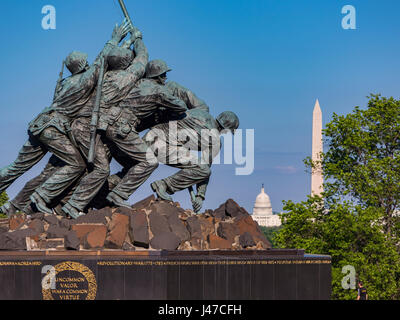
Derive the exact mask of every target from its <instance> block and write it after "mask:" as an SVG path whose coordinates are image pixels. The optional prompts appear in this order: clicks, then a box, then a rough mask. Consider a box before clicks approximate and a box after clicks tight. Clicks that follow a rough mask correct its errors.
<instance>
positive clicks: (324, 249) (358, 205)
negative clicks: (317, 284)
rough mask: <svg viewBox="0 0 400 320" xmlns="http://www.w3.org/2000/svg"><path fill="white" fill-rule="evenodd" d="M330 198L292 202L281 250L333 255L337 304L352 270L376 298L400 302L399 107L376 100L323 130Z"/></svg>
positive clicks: (350, 296) (310, 165) (310, 164)
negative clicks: (347, 270)
mask: <svg viewBox="0 0 400 320" xmlns="http://www.w3.org/2000/svg"><path fill="white" fill-rule="evenodd" d="M324 137H325V146H326V152H325V153H323V154H322V155H321V161H320V162H319V163H313V162H312V160H311V159H310V158H308V159H306V160H305V163H306V165H307V167H308V168H310V169H312V168H315V167H317V166H322V168H323V171H324V177H325V184H324V189H325V192H324V194H323V197H324V199H323V200H322V198H319V197H309V198H308V199H307V201H304V202H301V203H297V204H295V203H293V202H291V201H287V202H285V203H284V204H285V207H284V210H285V211H286V212H285V213H284V214H283V215H282V218H283V226H282V229H281V231H280V232H279V234H278V235H277V237H276V241H277V244H278V245H279V246H281V247H285V248H289V247H292V248H293V247H296V248H304V249H305V250H307V251H308V252H310V253H319V254H329V255H331V256H332V277H333V298H336V299H353V298H355V291H349V290H344V289H343V288H342V286H341V281H342V278H343V276H344V274H342V272H341V271H342V267H343V266H345V265H352V266H354V267H355V269H356V271H357V276H358V278H359V279H361V280H362V281H363V282H364V283H365V284H366V286H367V289H368V293H369V296H370V298H371V299H400V233H399V230H400V220H399V219H400V215H399V214H398V213H399V211H400V210H399V209H400V208H399V206H400V183H399V182H400V101H398V100H395V99H394V98H383V97H381V96H380V95H372V96H371V97H370V100H369V102H368V107H367V108H366V109H365V110H361V109H360V108H359V107H356V108H355V109H354V111H353V112H352V113H351V114H348V115H345V116H338V115H336V114H334V115H333V119H332V121H331V122H330V123H329V124H327V126H326V129H325V130H324Z"/></svg>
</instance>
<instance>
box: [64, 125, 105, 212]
mask: <svg viewBox="0 0 400 320" xmlns="http://www.w3.org/2000/svg"><path fill="white" fill-rule="evenodd" d="M89 124H90V119H77V120H76V121H74V123H73V125H72V130H73V134H74V136H75V139H76V140H77V143H78V144H79V148H80V150H81V152H82V153H83V154H84V156H85V157H86V158H87V157H88V154H89V149H90V130H89ZM95 155H96V156H95V159H94V163H93V167H92V168H91V171H90V172H89V174H87V175H85V176H84V177H83V178H82V180H81V181H80V183H79V186H78V187H77V188H76V190H75V191H74V193H73V195H72V197H71V199H70V200H69V201H68V202H67V203H66V205H65V207H64V208H63V210H64V211H65V212H66V213H68V214H69V213H71V212H72V211H76V210H77V211H79V212H83V211H84V209H85V208H86V207H87V206H88V205H89V203H90V202H91V201H92V200H93V198H94V197H95V196H96V194H97V193H98V192H99V191H100V189H101V188H102V187H103V185H104V184H105V182H106V181H107V178H108V176H109V175H110V159H109V154H108V152H107V150H106V148H105V146H104V144H103V142H102V141H101V140H99V141H98V142H97V144H96V149H95ZM74 209H75V210H74ZM75 214H76V212H75Z"/></svg>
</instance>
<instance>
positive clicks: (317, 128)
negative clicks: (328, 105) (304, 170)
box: [311, 99, 324, 196]
mask: <svg viewBox="0 0 400 320" xmlns="http://www.w3.org/2000/svg"><path fill="white" fill-rule="evenodd" d="M322 151H323V142H322V111H321V108H320V106H319V101H318V99H317V101H316V102H315V107H314V111H313V133H312V161H313V163H315V164H317V166H316V167H315V168H313V169H312V173H311V195H318V196H320V195H321V193H322V192H323V191H324V187H323V183H324V178H323V172H322V168H321V166H320V163H319V162H320V160H321V153H322Z"/></svg>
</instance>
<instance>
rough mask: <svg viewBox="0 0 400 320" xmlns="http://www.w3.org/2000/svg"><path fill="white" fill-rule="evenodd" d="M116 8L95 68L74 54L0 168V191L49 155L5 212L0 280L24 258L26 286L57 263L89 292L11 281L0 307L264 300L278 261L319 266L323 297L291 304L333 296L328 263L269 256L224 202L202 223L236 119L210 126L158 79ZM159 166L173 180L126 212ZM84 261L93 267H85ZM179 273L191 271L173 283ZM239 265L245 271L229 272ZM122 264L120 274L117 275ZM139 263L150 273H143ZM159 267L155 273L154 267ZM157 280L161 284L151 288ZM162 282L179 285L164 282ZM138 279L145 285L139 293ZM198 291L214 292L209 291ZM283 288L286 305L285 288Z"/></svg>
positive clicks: (287, 254) (206, 113) (295, 253)
mask: <svg viewBox="0 0 400 320" xmlns="http://www.w3.org/2000/svg"><path fill="white" fill-rule="evenodd" d="M119 4H120V6H121V9H122V11H123V13H124V15H125V20H124V21H123V22H122V23H121V25H117V26H116V27H115V28H114V30H113V32H112V37H111V39H110V40H109V41H108V42H107V43H106V45H105V47H104V48H103V50H102V51H101V52H100V54H99V55H98V57H97V58H96V60H95V61H94V63H93V64H92V65H89V63H88V60H87V58H88V56H87V54H85V53H82V52H78V51H74V52H72V53H71V54H70V55H69V56H68V57H67V58H66V59H65V61H63V63H62V67H63V70H64V67H66V68H67V69H68V70H69V71H70V73H71V75H70V76H69V77H66V78H63V71H62V72H61V74H60V77H59V80H58V82H57V85H56V89H55V93H54V99H53V102H52V103H51V105H50V106H49V107H47V108H45V109H44V110H43V111H42V112H41V113H40V114H39V115H38V116H37V117H36V118H35V119H34V120H33V121H32V122H30V123H29V126H28V137H27V141H26V143H25V144H24V145H23V147H22V148H21V150H20V152H19V154H18V156H17V158H16V160H15V161H14V162H13V163H12V164H10V165H9V166H7V167H5V168H3V169H1V170H0V193H1V192H3V191H5V190H6V189H7V188H8V187H9V186H10V185H11V184H12V183H13V182H14V181H15V180H16V179H18V178H19V177H20V176H21V175H23V174H24V173H26V172H27V171H29V170H30V169H31V168H32V167H33V166H35V165H36V164H37V163H38V162H39V161H40V160H41V159H43V157H44V156H45V155H46V154H47V153H50V154H51V158H50V160H49V162H48V164H47V165H46V167H45V168H44V170H43V171H42V172H41V173H40V175H39V176H37V177H35V178H34V179H32V180H31V181H29V182H28V183H27V184H26V185H25V186H24V188H23V189H22V190H21V191H20V192H19V194H18V195H17V196H16V197H15V198H14V199H13V200H11V201H10V202H8V203H7V204H5V205H4V206H2V207H1V208H0V212H1V213H3V214H6V215H7V216H8V219H3V220H2V221H1V222H0V250H2V251H0V253H1V254H0V259H1V261H3V264H1V263H0V264H1V265H2V267H0V274H2V273H3V274H7V272H17V271H15V270H14V269H10V268H18V267H17V266H18V263H14V262H15V261H21V260H24V264H23V265H25V266H26V265H30V264H29V261H30V262H31V263H32V271H29V272H32V273H35V272H36V273H37V274H36V273H35V276H33V278H35V277H37V279H38V281H39V283H38V284H37V285H38V286H40V283H41V284H42V285H43V283H42V282H40V281H42V279H41V277H42V276H43V275H42V274H41V272H40V266H43V265H53V266H55V273H56V274H57V275H60V274H62V273H63V272H69V274H70V273H71V272H72V273H76V274H80V275H81V276H82V275H83V278H82V279H84V280H85V281H83V282H84V283H86V284H83V287H84V289H83V290H80V291H79V290H78V291H76V292H75V293H74V292H72V291H71V290H70V292H69V293H70V294H67V293H66V292H64V291H63V290H62V288H63V286H62V285H63V284H62V283H61V284H60V283H59V282H58V280H55V281H54V287H48V288H44V289H43V290H40V291H39V293H41V294H42V296H38V294H37V292H38V291H37V287H35V286H36V284H35V285H33V284H32V288H31V289H27V288H26V287H24V289H22V288H18V285H16V284H15V283H12V284H11V283H9V287H10V288H14V290H11V289H10V290H4V291H3V293H1V294H0V298H3V299H4V298H6V299H7V298H16V299H23V298H24V297H25V298H27V299H32V298H39V299H40V298H50V299H52V298H63V297H64V298H65V297H67V298H68V297H69V298H71V299H82V298H86V299H89V298H90V299H92V298H96V297H97V298H100V299H102V298H104V299H135V298H139V299H146V298H149V299H152V298H160V299H191V298H193V299H202V298H207V299H214V298H216V299H217V298H218V299H225V298H226V299H228V298H235V297H236V298H238V299H252V298H253V299H263V298H265V299H269V298H271V299H272V298H279V294H280V293H279V290H280V289H279V288H280V286H279V285H278V286H277V287H276V288H275V286H276V284H275V283H276V281H275V280H274V279H272V278H271V279H269V278H268V277H270V275H269V273H270V272H269V271H268V270H272V269H271V268H274V267H275V262H277V261H278V260H279V261H281V263H283V262H282V261H287V264H288V265H289V264H290V265H291V267H292V268H297V267H298V266H300V265H302V262H304V264H305V263H306V262H307V264H308V265H309V266H312V267H313V269H309V270H308V273H309V274H310V275H312V274H315V271H316V269H315V268H317V269H318V268H320V269H321V270H322V271H320V272H317V275H318V276H315V275H314V278H315V279H314V282H313V281H311V282H309V283H313V285H314V286H316V287H315V288H319V289H318V290H309V289H307V290H305V291H304V292H299V291H298V290H297V291H296V290H295V291H296V292H291V293H290V294H291V295H292V296H293V297H294V298H307V294H308V295H310V296H309V297H313V298H327V297H329V290H330V289H329V288H330V287H329V285H327V286H326V288H325V287H324V285H325V282H326V280H322V276H323V275H326V277H327V278H328V282H326V283H329V279H330V259H329V257H326V256H322V258H321V257H320V256H319V257H312V256H308V257H306V256H305V255H304V251H302V250H269V248H270V247H271V245H270V243H269V242H268V240H267V239H266V238H265V236H264V235H263V233H262V231H261V229H260V228H259V226H258V224H257V223H256V222H254V221H253V219H252V218H251V216H250V215H249V214H248V213H247V212H246V210H245V209H244V208H242V207H240V206H239V205H238V204H237V203H236V202H235V201H233V200H232V199H229V200H228V201H226V202H225V203H224V204H222V205H221V206H220V207H219V208H218V209H216V210H207V211H206V212H204V213H202V214H200V211H201V209H202V207H203V202H204V200H205V197H206V190H207V186H208V184H209V182H210V176H211V169H212V161H213V159H214V158H215V157H216V156H217V155H218V154H219V152H220V149H221V141H220V139H221V135H222V134H224V133H229V132H231V133H234V132H235V130H236V129H238V127H239V118H238V116H237V115H236V114H235V113H233V112H231V111H226V112H223V113H221V114H220V115H218V116H217V117H216V118H214V117H213V116H212V115H211V113H210V112H211V111H212V110H210V108H209V106H208V105H207V104H206V103H205V102H204V101H203V100H201V99H200V98H198V97H197V96H196V95H195V94H194V93H193V92H192V91H190V90H189V89H187V88H185V87H184V86H182V85H180V84H178V83H176V82H173V81H168V82H167V74H168V72H169V71H171V70H170V69H169V67H168V65H167V63H166V62H164V61H163V60H153V61H149V54H148V51H147V48H146V46H145V43H144V39H143V36H142V33H141V31H140V30H139V29H138V28H137V27H136V26H134V25H133V23H132V20H131V19H130V17H129V14H128V12H127V9H126V7H125V4H124V2H123V1H122V0H119ZM146 131H147V132H146ZM141 133H145V134H144V136H143V137H141V135H140V134H141ZM192 151H195V152H192ZM112 159H115V160H116V161H117V162H118V163H119V164H120V165H121V166H122V171H121V172H119V173H117V174H111V173H110V162H111V161H112ZM160 163H161V164H165V165H168V166H171V167H174V168H177V169H179V171H178V172H177V173H176V174H174V175H172V176H170V177H167V178H164V179H162V180H159V181H155V182H153V183H152V184H151V188H152V190H153V191H154V193H155V194H156V196H154V195H152V196H150V197H149V198H147V199H144V200H142V201H140V202H138V203H136V204H134V205H133V206H131V205H129V204H128V202H127V201H128V199H129V198H130V197H131V196H132V195H133V194H134V193H135V191H136V190H137V189H138V188H139V187H140V186H141V185H142V184H143V183H144V182H145V181H147V179H149V177H150V176H151V174H152V173H153V172H154V171H155V170H157V168H158V166H159V164H160ZM183 190H188V196H189V197H190V198H191V201H192V204H193V210H185V209H183V208H181V207H180V205H179V204H178V203H174V202H173V199H172V197H171V196H172V195H173V194H175V193H176V192H178V191H183ZM11 252H12V253H13V254H12V256H13V257H14V258H13V259H14V260H13V261H11V262H10V261H9V269H7V268H8V267H7V266H8V265H7V262H4V261H7V260H10V255H9V254H8V253H11ZM16 252H19V253H18V254H17V253H16ZM195 252H197V254H194V255H193V253H195ZM233 252H236V254H234V255H233V256H232V253H233ZM92 253H93V254H95V256H94V255H93V254H92ZM190 253H192V254H190ZM93 256H94V257H97V258H96V259H95V260H93V259H90V258H89V257H93ZM71 259H72V260H73V261H80V263H78V262H71ZM282 259H283V260H282ZM44 260H46V261H44ZM1 261H0V262H1ZM189 262H190V263H189ZM292 262H293V263H292ZM294 262H296V263H294ZM35 263H36V264H35ZM113 263H114V264H113ZM119 263H120V264H119ZM180 263H182V265H185V266H186V267H187V268H189V269H188V271H189V270H190V273H188V274H186V275H185V274H184V273H182V271H181V270H180V269H179V268H181V267H180ZM238 264H239V265H245V264H246V269H247V268H254V270H253V272H250V273H249V272H248V271H249V270H247V271H246V270H244V269H243V268H242V266H240V267H241V268H240V270H239V269H235V267H234V265H238ZM113 265H115V266H119V267H116V268H114V269H113V268H112V266H113ZM121 265H122V266H124V268H127V269H126V270H125V271H124V272H125V273H124V274H125V276H124V277H123V278H120V276H119V275H120V272H121V269H120V268H121ZM144 265H147V266H150V267H149V268H150V270H148V269H146V270H144V269H143V266H144ZM154 265H156V266H158V267H159V270H158V271H157V270H156V271H155V270H154V269H151V268H152V266H154ZM231 265H232V267H231V268H230V270H231V271H230V272H228V269H227V268H228V266H229V267H230V266H231ZM171 266H175V267H171ZM102 267H103V269H102ZM168 267H169V269H168V270H169V271H168V272H167V268H168ZM1 268H2V269H1ZM129 268H130V269H129ZM174 268H175V269H176V270H175V269H174ZM203 268H210V271H212V272H210V273H209V275H208V277H211V278H212V279H211V278H210V279H206V277H207V276H206V275H205V273H204V272H203ZM220 268H224V269H223V270H222V269H221V270H220ZM257 268H258V269H257ZM268 268H269V269H268ZM214 269H215V270H214ZM256 269H257V270H258V271H257V270H256ZM267 269H268V270H267ZM38 270H39V271H38ZM93 270H96V271H93ZM216 270H217V271H216ZM214 271H215V272H214ZM24 272H27V271H26V270H24ZM154 272H157V273H158V274H159V276H158V277H159V279H158V281H159V283H158V284H157V277H155V276H154V275H153V274H152V273H154ZM221 272H222V273H221ZM285 272H286V271H285V270H282V274H281V276H283V277H284V278H287V279H285V283H286V282H287V283H288V286H291V285H292V284H291V283H290V281H302V280H301V279H300V280H299V279H297V278H298V276H297V273H296V272H295V273H294V274H293V272H289V274H290V275H289V278H288V275H286V274H285ZM102 273H108V274H109V275H112V277H111V278H108V277H104V276H102ZM167 273H168V275H167ZM220 273H221V274H220ZM128 274H130V276H128ZM218 274H219V276H218ZM251 274H252V278H251V279H248V283H247V282H246V286H249V288H247V287H246V288H244V287H242V285H238V282H237V280H236V282H235V283H232V284H231V289H230V290H228V289H227V288H228V287H229V285H228V286H227V283H228V284H229V283H231V281H230V280H229V279H230V278H232V279H235V278H236V277H237V276H240V277H242V278H243V279H245V278H246V277H249V275H251ZM263 274H264V275H263ZM171 275H174V276H173V277H175V276H176V277H178V278H179V279H175V278H174V279H175V282H174V281H172V282H171V281H170V280H171V279H172V278H171ZM227 275H228V276H227ZM278 275H279V272H278ZM290 276H294V277H295V278H290ZM143 277H144V278H146V277H147V278H149V279H150V280H151V281H150V280H149V282H148V283H146V285H144V284H143V283H142V281H141V280H139V279H143ZM181 277H182V278H181ZM229 277H230V278H229ZM257 277H258V278H257ZM263 277H264V278H263ZM265 277H266V278H265ZM2 278H4V279H5V278H7V279H8V280H7V281H12V280H11V278H12V279H14V277H2ZM78 278H79V277H78ZM99 278H101V279H102V282H101V283H100V281H99ZM147 278H146V279H147ZM167 278H168V279H169V280H168V281H167ZM170 278H171V279H170ZM71 279H72V278H71ZM135 279H136V280H135ZM261 279H264V280H265V281H271V290H272V291H271V290H269V289H268V290H267V291H265V290H264V289H262V288H260V287H259V286H260V285H259V284H257V283H259V282H260V281H259V280H261ZM14 280H15V279H14ZM178 280H179V281H178ZM135 281H136V282H137V281H139V282H140V290H139V291H138V290H137V283H136V282H135ZM176 281H178V282H176ZM210 281H211V282H210ZM50 282H51V281H50ZM78 282H79V281H78ZM226 282H227V283H226ZM322 282H324V284H322ZM135 283H136V284H135ZM178 283H179V285H178ZM207 283H208V285H209V286H210V288H209V290H205V286H206V285H207ZM75 285H76V284H75ZM263 285H264V284H263ZM60 286H61V287H60ZM85 286H86V287H85ZM122 286H124V288H125V290H122V291H123V296H121V294H122V293H121V290H120V291H118V290H111V289H110V287H115V288H121V287H122ZM155 286H158V289H157V290H155V289H154V288H155ZM173 286H174V287H176V286H178V287H179V288H175V289H172V287H173ZM185 286H186V287H187V288H186V287H185ZM4 287H7V284H3V288H4ZM72 287H73V286H72ZM127 287H128V288H129V287H131V289H132V290H128V289H126V288H127ZM70 288H71V287H70ZM79 288H81V289H82V283H80V284H79ZM85 288H86V289H85ZM320 288H324V289H320ZM57 290H58V291H57ZM85 290H86V291H85ZM249 290H250V291H249ZM252 290H253V291H252ZM282 290H283V291H282V292H281V294H282V295H283V294H284V293H285V292H286V291H287V290H288V289H287V288H286V287H285V288H283V289H282ZM285 290H286V291H285ZM289 291H290V290H289ZM77 292H78V293H77ZM82 292H84V293H85V294H82ZM271 292H273V295H272V296H271ZM63 294H64V295H63Z"/></svg>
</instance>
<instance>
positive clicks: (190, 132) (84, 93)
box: [0, 20, 239, 219]
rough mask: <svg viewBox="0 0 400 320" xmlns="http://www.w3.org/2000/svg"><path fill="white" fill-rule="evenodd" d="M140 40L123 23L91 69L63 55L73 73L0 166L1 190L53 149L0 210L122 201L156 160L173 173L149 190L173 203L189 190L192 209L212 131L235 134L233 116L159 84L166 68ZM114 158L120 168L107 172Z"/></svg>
mask: <svg viewBox="0 0 400 320" xmlns="http://www.w3.org/2000/svg"><path fill="white" fill-rule="evenodd" d="M129 33H130V38H129V39H128V40H126V41H124V42H123V40H124V39H125V37H127V35H128V34H129ZM142 38H143V37H142V34H141V32H140V31H139V30H138V29H137V28H136V27H134V26H133V25H132V23H131V22H130V20H124V22H123V23H122V24H121V25H120V26H116V27H115V29H114V31H113V33H112V38H111V40H110V41H108V42H107V43H106V45H105V47H104V49H103V50H102V51H101V53H100V54H99V56H98V57H97V59H96V60H95V62H94V63H93V64H92V65H91V66H90V65H89V64H88V62H87V57H88V56H87V55H86V54H84V53H81V52H72V53H71V54H70V55H69V56H68V57H67V58H66V60H65V62H64V63H65V66H66V67H67V69H68V70H69V71H70V73H71V76H70V77H67V78H65V79H62V77H61V79H60V80H59V82H58V83H57V87H56V90H55V95H54V100H53V102H52V104H51V106H50V107H48V108H46V109H44V110H43V111H42V112H41V113H40V114H39V115H38V116H37V117H36V118H35V119H34V120H33V121H32V122H31V123H30V124H29V127H28V135H29V136H28V139H27V141H26V143H25V144H24V146H23V147H22V148H21V150H20V152H19V154H18V157H17V159H16V160H15V161H14V162H13V163H12V164H10V165H9V166H7V167H5V168H3V169H1V170H0V193H1V192H3V191H5V190H6V189H7V188H8V187H9V186H10V185H11V184H12V183H13V182H14V181H15V180H16V179H17V178H19V177H20V176H21V175H23V174H24V173H25V172H27V171H28V170H30V169H31V168H32V167H33V166H34V165H36V164H37V163H38V162H39V161H40V160H41V159H42V158H43V157H44V156H45V155H46V154H47V153H51V154H52V156H51V158H50V160H49V162H48V164H47V165H46V167H45V169H44V170H43V171H42V173H41V174H40V175H39V176H37V177H36V178H34V179H32V180H31V181H29V182H28V183H27V184H26V185H25V186H24V188H23V190H21V192H20V193H19V194H18V195H17V196H16V197H15V198H14V199H13V200H12V201H10V202H8V203H7V204H6V205H4V206H3V207H1V208H0V212H2V213H4V214H7V215H11V214H14V213H16V212H24V213H26V214H28V215H29V214H33V213H35V212H44V213H49V214H53V213H54V214H58V215H64V216H67V217H71V218H73V219H76V218H78V217H79V216H81V215H83V214H85V212H87V211H88V209H90V208H97V209H100V208H103V207H105V206H117V207H124V206H125V207H129V205H128V204H127V201H128V199H129V198H130V196H131V195H132V194H133V193H134V192H135V191H136V190H137V189H138V188H139V187H140V186H141V185H142V184H143V183H144V182H145V181H146V180H147V179H148V178H149V177H150V175H151V174H152V173H153V172H154V170H156V169H157V168H158V166H159V163H163V164H165V165H168V166H172V167H174V168H178V169H180V171H179V172H177V173H176V174H174V175H172V176H170V177H168V178H165V179H162V180H159V181H155V182H153V183H152V184H151V188H152V189H153V191H154V192H155V193H156V194H157V196H158V197H159V198H160V199H163V200H167V201H172V198H171V195H173V194H174V193H176V192H178V191H181V190H185V189H189V190H191V195H192V197H191V200H192V204H193V209H194V211H195V212H199V211H200V209H201V208H202V205H203V201H204V200H205V196H206V189H207V185H208V183H209V179H210V175H211V170H210V167H211V164H212V159H213V158H214V157H215V156H216V155H217V154H218V153H219V151H220V135H221V134H223V133H225V132H227V131H231V132H232V133H234V131H235V130H236V129H237V128H238V126H239V119H238V117H237V116H236V115H235V114H234V113H233V112H229V111H228V112H223V113H222V114H220V115H219V116H218V117H217V118H216V119H215V118H213V116H211V114H210V112H209V107H208V106H207V105H206V103H205V102H204V101H203V100H201V99H199V98H198V97H197V96H196V95H195V94H194V93H193V92H191V91H190V90H188V89H186V88H185V87H183V86H181V85H179V84H177V83H175V82H166V80H167V73H168V72H169V71H171V70H170V69H169V68H168V66H167V64H166V63H165V62H164V61H162V60H153V61H150V62H149V61H148V60H149V55H148V51H147V48H146V46H145V45H144V42H143V39H142ZM146 130H147V132H146V134H145V135H144V136H143V137H141V136H140V133H142V132H144V131H146ZM172 131H173V132H172ZM182 132H184V134H182ZM171 150H172V151H171ZM210 150H211V151H210ZM191 151H199V152H200V156H199V155H196V153H193V152H191ZM206 158H207V159H206ZM112 159H115V160H116V161H117V162H118V163H119V164H121V166H122V168H123V169H122V171H121V172H119V173H117V174H114V175H111V173H110V162H111V160H112ZM207 160H209V161H207ZM193 186H196V187H197V188H196V191H197V192H196V193H194V191H193Z"/></svg>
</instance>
